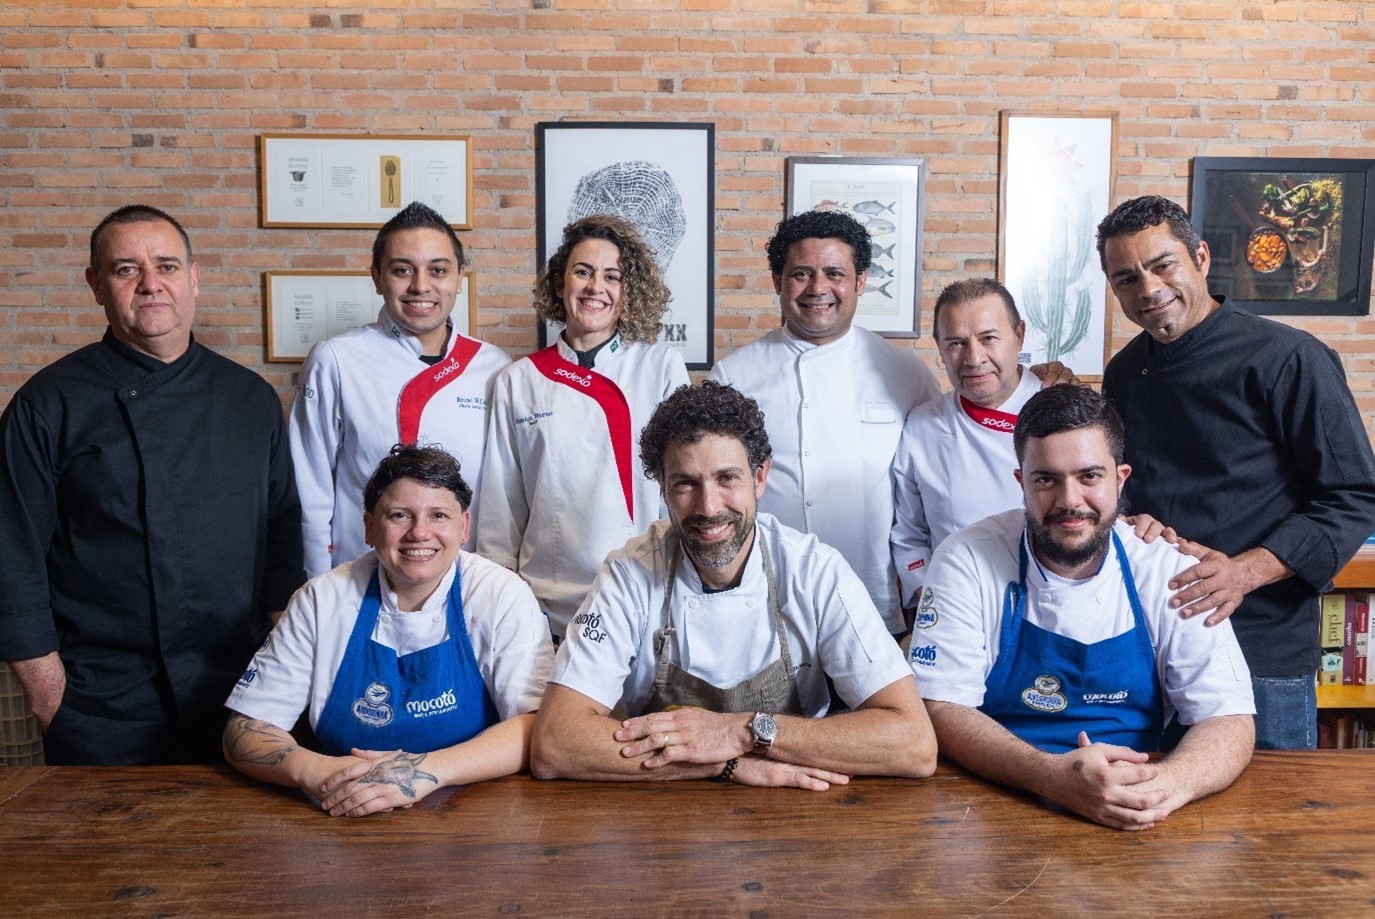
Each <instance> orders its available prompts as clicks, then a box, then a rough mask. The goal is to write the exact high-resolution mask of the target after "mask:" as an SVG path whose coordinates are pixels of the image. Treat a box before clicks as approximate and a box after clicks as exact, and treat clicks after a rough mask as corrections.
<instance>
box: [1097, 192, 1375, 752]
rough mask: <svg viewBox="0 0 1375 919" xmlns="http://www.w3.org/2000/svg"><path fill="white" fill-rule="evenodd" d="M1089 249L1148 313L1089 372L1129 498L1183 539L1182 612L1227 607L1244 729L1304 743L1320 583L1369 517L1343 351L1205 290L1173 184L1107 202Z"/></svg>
mask: <svg viewBox="0 0 1375 919" xmlns="http://www.w3.org/2000/svg"><path fill="white" fill-rule="evenodd" d="M1098 251H1099V254H1100V256H1101V258H1102V264H1103V270H1104V272H1105V273H1106V274H1107V276H1108V281H1109V283H1110V284H1111V285H1112V289H1113V292H1114V293H1115V294H1116V295H1117V299H1118V301H1119V302H1120V303H1121V305H1122V312H1123V313H1124V314H1125V315H1126V317H1127V318H1128V319H1130V320H1131V321H1132V322H1134V323H1136V324H1137V325H1139V326H1141V327H1142V329H1144V330H1145V331H1144V332H1143V333H1142V334H1140V335H1138V336H1137V337H1136V338H1134V339H1133V340H1132V341H1131V342H1130V343H1129V344H1128V345H1127V346H1126V347H1125V348H1123V349H1122V351H1121V352H1119V353H1118V354H1117V355H1116V356H1115V357H1114V358H1113V359H1112V360H1111V361H1110V362H1109V363H1108V367H1107V370H1106V372H1105V374H1104V377H1103V391H1104V393H1105V394H1106V395H1107V396H1108V398H1109V399H1111V400H1112V401H1113V403H1114V404H1115V405H1116V406H1117V408H1118V410H1119V411H1120V412H1121V414H1122V418H1123V419H1124V420H1125V422H1126V426H1127V452H1126V459H1127V462H1129V463H1130V464H1131V465H1132V467H1133V468H1134V469H1135V470H1136V472H1135V474H1134V475H1133V476H1132V477H1131V480H1130V481H1129V483H1128V484H1127V488H1126V499H1127V502H1128V504H1129V505H1130V507H1131V510H1132V511H1134V512H1144V513H1147V514H1150V515H1151V516H1153V517H1156V518H1158V519H1160V520H1161V521H1163V522H1165V523H1167V524H1169V525H1170V526H1172V527H1173V528H1174V529H1175V530H1176V531H1178V532H1179V533H1180V534H1181V535H1183V536H1186V537H1188V538H1189V539H1190V540H1196V541H1197V542H1195V543H1190V544H1188V548H1187V549H1186V551H1188V552H1190V553H1191V554H1194V555H1196V556H1197V557H1198V558H1199V559H1200V562H1199V564H1198V565H1196V566H1195V567H1192V568H1190V569H1189V570H1186V571H1183V572H1180V573H1179V575H1178V576H1176V577H1175V578H1174V581H1173V582H1172V584H1171V586H1172V587H1174V588H1184V589H1182V590H1180V592H1179V593H1178V595H1177V596H1176V597H1175V600H1174V603H1175V604H1176V605H1177V606H1178V607H1179V614H1180V615H1181V616H1184V617H1186V618H1187V617H1190V616H1195V615H1200V614H1203V613H1210V615H1208V617H1207V624H1208V625H1214V624H1216V623H1218V622H1221V621H1223V620H1224V619H1226V618H1227V617H1228V616H1231V615H1232V614H1233V613H1234V612H1235V616H1234V618H1233V623H1234V625H1235V628H1236V632H1237V638H1238V640H1239V641H1240V642H1241V647H1242V649H1243V650H1244V651H1245V652H1246V659H1247V662H1248V663H1249V664H1250V668H1251V674H1252V680H1253V683H1254V689H1255V695H1256V709H1257V718H1256V739H1257V745H1258V746H1260V747H1262V748H1279V749H1292V748H1304V747H1312V746H1314V744H1315V742H1316V739H1317V724H1316V722H1317V709H1316V698H1315V692H1314V679H1313V674H1314V671H1315V670H1316V669H1317V665H1318V656H1319V648H1318V597H1319V595H1320V594H1321V593H1322V592H1323V591H1325V590H1327V589H1329V587H1330V585H1331V581H1332V577H1333V576H1334V575H1335V574H1336V573H1337V571H1338V570H1340V569H1341V567H1342V565H1344V564H1345V563H1346V562H1347V561H1348V560H1349V559H1350V558H1351V557H1352V555H1353V554H1354V553H1355V551H1356V549H1357V548H1358V547H1359V546H1360V545H1361V542H1362V541H1363V540H1364V539H1365V538H1366V537H1367V536H1369V535H1370V533H1371V531H1372V530H1375V457H1372V454H1371V450H1370V441H1369V437H1368V436H1367V434H1366V430H1365V426H1364V424H1363V423H1362V421H1361V416H1360V412H1359V411H1358V410H1357V408H1356V404H1355V400H1354V399H1353V398H1352V396H1351V392H1350V390H1349V389H1348V388H1347V385H1346V379H1345V376H1344V374H1343V371H1342V365H1341V361H1340V360H1339V359H1338V357H1337V355H1336V354H1335V353H1334V352H1333V351H1332V349H1330V348H1328V347H1327V346H1325V345H1323V344H1322V343H1321V342H1319V341H1318V340H1317V339H1315V338H1314V337H1313V336H1311V335H1309V334H1308V333H1306V332H1302V331H1299V330H1297V329H1293V328H1290V327H1288V326H1285V325H1281V324H1279V323H1277V322H1272V321H1271V320H1268V319H1262V318H1260V317H1257V316H1252V315H1250V314H1248V313H1245V312H1243V311H1241V310H1239V309H1237V308H1235V307H1234V306H1232V305H1231V304H1229V303H1226V302H1225V301H1224V299H1223V298H1222V297H1214V296H1212V295H1210V294H1209V292H1208V283H1207V282H1208V269H1209V267H1210V263H1211V262H1210V260H1211V256H1210V253H1209V250H1208V244H1207V243H1206V242H1204V241H1202V240H1201V239H1199V237H1198V234H1197V232H1196V231H1195V230H1194V228H1193V226H1192V224H1190V222H1189V218H1188V215H1187V214H1185V212H1184V209H1183V208H1181V207H1179V206H1178V205H1177V204H1175V203H1174V202H1172V201H1169V200H1167V199H1165V198H1159V197H1153V196H1148V197H1144V198H1136V199H1133V200H1131V201H1127V202H1125V203H1124V204H1122V205H1120V206H1119V207H1118V208H1117V209H1116V210H1115V211H1113V212H1112V214H1110V215H1109V216H1108V217H1107V218H1105V219H1104V220H1103V222H1102V223H1101V224H1099V227H1098ZM1200 544H1202V545H1200ZM1205 546H1206V547H1211V548H1205Z"/></svg>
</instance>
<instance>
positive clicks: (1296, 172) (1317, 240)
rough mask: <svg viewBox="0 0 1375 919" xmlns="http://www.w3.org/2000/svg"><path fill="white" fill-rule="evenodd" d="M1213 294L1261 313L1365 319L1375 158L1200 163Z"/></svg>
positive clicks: (1197, 200) (1195, 206)
mask: <svg viewBox="0 0 1375 919" xmlns="http://www.w3.org/2000/svg"><path fill="white" fill-rule="evenodd" d="M1191 199H1192V202H1191V204H1192V207H1191V211H1190V216H1191V218H1192V220H1193V224H1194V227H1195V229H1197V230H1198V232H1199V234H1200V235H1201V236H1202V237H1203V239H1204V240H1205V241H1206V242H1207V243H1208V250H1209V252H1210V254H1211V256H1212V266H1211V268H1210V269H1209V271H1208V289H1209V291H1210V292H1211V293H1213V294H1214V295H1219V294H1220V295H1223V296H1225V297H1227V298H1228V299H1229V300H1231V301H1232V302H1234V303H1235V304H1236V305H1237V306H1240V307H1241V308H1242V309H1245V310H1248V311H1250V312H1252V313H1270V314H1287V315H1293V316H1364V315H1366V314H1367V313H1368V312H1369V311H1370V268H1371V253H1372V251H1375V159H1369V160H1340V159H1283V158H1232V157H1211V156H1200V157H1195V158H1194V175H1193V188H1192V194H1191Z"/></svg>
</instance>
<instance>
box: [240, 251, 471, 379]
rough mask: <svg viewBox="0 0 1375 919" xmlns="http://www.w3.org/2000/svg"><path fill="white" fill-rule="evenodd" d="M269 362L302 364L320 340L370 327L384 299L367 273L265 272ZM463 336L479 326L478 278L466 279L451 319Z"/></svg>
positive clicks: (265, 310) (464, 277)
mask: <svg viewBox="0 0 1375 919" xmlns="http://www.w3.org/2000/svg"><path fill="white" fill-rule="evenodd" d="M263 309H264V312H265V313H266V322H265V324H266V328H267V360H268V363H273V364H280V363H290V362H294V361H303V360H305V359H306V355H307V354H309V353H310V349H311V348H312V347H314V346H315V343H316V342H320V341H324V340H325V339H326V338H332V337H333V336H335V335H338V334H339V333H340V332H347V331H348V330H349V329H356V328H358V327H359V326H363V325H367V324H368V323H369V322H372V321H373V320H374V319H376V318H377V313H378V311H380V310H381V309H382V295H381V294H379V293H378V292H377V288H376V286H375V285H374V284H373V282H372V275H371V274H370V273H368V272H366V271H268V272H265V273H264V274H263ZM449 318H450V319H451V320H452V321H453V324H454V328H455V329H457V330H458V332H459V333H460V334H463V335H469V336H471V335H472V334H473V333H472V330H473V329H475V328H477V278H476V277H475V276H474V274H473V272H472V271H469V272H467V273H465V274H464V276H463V287H462V288H460V290H459V292H458V300H457V301H456V302H455V303H454V310H453V313H451V314H450V317H449Z"/></svg>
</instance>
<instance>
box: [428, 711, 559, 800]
mask: <svg viewBox="0 0 1375 919" xmlns="http://www.w3.org/2000/svg"><path fill="white" fill-rule="evenodd" d="M534 726H535V713H534V712H530V713H529V714H526V715H517V716H516V717H514V718H507V719H506V720H505V721H501V722H498V723H496V724H494V725H492V726H491V727H490V728H488V729H487V730H485V731H483V732H482V733H481V734H479V735H477V736H476V737H474V738H472V739H471V740H465V741H464V742H463V743H460V744H455V745H454V746H452V747H445V748H444V749H442V750H436V751H434V752H433V753H431V754H430V755H429V756H428V757H426V758H425V771H427V772H431V773H433V774H434V775H435V776H436V777H437V778H438V779H439V784H440V786H441V787H443V786H446V785H472V784H473V783H474V782H485V781H487V780H488V779H495V778H500V777H501V776H503V775H512V774H514V773H517V772H520V771H521V770H522V769H525V768H526V767H527V766H528V765H529V763H530V732H531V730H532V729H533V728H534Z"/></svg>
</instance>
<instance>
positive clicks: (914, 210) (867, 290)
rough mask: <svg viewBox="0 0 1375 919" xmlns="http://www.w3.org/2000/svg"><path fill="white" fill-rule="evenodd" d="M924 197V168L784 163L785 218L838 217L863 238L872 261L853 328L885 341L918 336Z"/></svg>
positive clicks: (829, 160)
mask: <svg viewBox="0 0 1375 919" xmlns="http://www.w3.org/2000/svg"><path fill="white" fill-rule="evenodd" d="M925 189H926V161H925V160H921V159H883V158H880V157H855V156H844V157H842V156H791V157H788V174H787V182H786V187H785V191H784V204H785V206H784V210H785V212H786V214H787V215H788V216H792V215H794V214H801V213H805V212H806V211H811V210H834V211H843V212H844V213H847V214H849V215H850V216H851V217H853V218H855V219H856V220H858V221H859V222H860V223H861V224H863V225H864V228H865V229H866V230H868V231H869V238H870V243H871V245H872V247H873V261H872V262H871V263H870V265H869V278H868V280H867V282H866V283H865V285H864V293H863V294H861V295H860V298H859V304H858V306H857V307H856V309H855V323H856V324H857V325H860V326H862V327H864V328H866V329H868V330H869V331H871V332H877V333H878V334H880V335H884V336H887V337H889V338H916V337H917V336H918V335H920V334H921V325H920V323H921V316H920V312H921V243H922V218H923V215H924V211H925V204H926V201H925Z"/></svg>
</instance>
